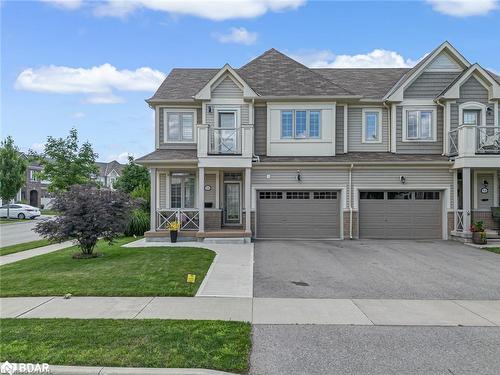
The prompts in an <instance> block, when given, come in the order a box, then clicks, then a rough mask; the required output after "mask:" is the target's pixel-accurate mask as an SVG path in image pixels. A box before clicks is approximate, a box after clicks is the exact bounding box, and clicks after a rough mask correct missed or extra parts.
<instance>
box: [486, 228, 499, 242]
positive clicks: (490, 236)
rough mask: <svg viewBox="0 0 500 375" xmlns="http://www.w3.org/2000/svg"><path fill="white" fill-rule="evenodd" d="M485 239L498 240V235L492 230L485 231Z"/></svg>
mask: <svg viewBox="0 0 500 375" xmlns="http://www.w3.org/2000/svg"><path fill="white" fill-rule="evenodd" d="M486 239H488V240H495V239H500V234H498V232H496V231H493V230H487V231H486Z"/></svg>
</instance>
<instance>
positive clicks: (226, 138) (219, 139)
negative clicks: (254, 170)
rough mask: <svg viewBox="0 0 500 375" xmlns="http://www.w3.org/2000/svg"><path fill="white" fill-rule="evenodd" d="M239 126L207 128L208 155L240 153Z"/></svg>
mask: <svg viewBox="0 0 500 375" xmlns="http://www.w3.org/2000/svg"><path fill="white" fill-rule="evenodd" d="M241 134H242V130H241V128H214V127H209V128H208V153H209V154H210V155H241Z"/></svg>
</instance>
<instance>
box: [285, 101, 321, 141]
mask: <svg viewBox="0 0 500 375" xmlns="http://www.w3.org/2000/svg"><path fill="white" fill-rule="evenodd" d="M279 111H280V140H308V139H313V140H316V139H322V134H323V114H322V110H321V109H313V108H309V109H302V108H294V109H280V110H279ZM283 112H291V113H292V136H291V137H284V136H283ZM297 112H306V136H305V137H297V135H296V114H297ZM311 112H318V113H319V134H318V136H314V137H312V136H311V135H310V134H311Z"/></svg>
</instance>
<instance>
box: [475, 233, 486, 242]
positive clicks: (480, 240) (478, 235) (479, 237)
mask: <svg viewBox="0 0 500 375" xmlns="http://www.w3.org/2000/svg"><path fill="white" fill-rule="evenodd" d="M482 234H483V232H472V243H474V244H476V245H486V242H487V241H486V237H485V238H484V239H481V237H482V236H481V235H482Z"/></svg>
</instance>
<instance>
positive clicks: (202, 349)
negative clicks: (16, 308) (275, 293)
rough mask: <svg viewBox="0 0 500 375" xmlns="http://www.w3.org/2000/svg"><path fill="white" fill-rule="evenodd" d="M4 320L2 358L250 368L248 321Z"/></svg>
mask: <svg viewBox="0 0 500 375" xmlns="http://www.w3.org/2000/svg"><path fill="white" fill-rule="evenodd" d="M0 322H1V329H0V331H1V336H2V340H1V343H0V353H1V354H0V360H1V361H2V362H3V361H6V360H7V361H9V362H30V363H38V362H40V363H41V362H45V363H49V364H51V365H73V366H113V367H115V366H116V367H196V368H209V369H216V370H221V371H231V372H239V373H244V372H246V371H247V370H248V357H249V353H250V347H251V340H250V329H251V328H250V324H248V323H240V322H222V321H189V320H112V319H96V320H91V319H83V320H79V319H2V320H1V321H0Z"/></svg>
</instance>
